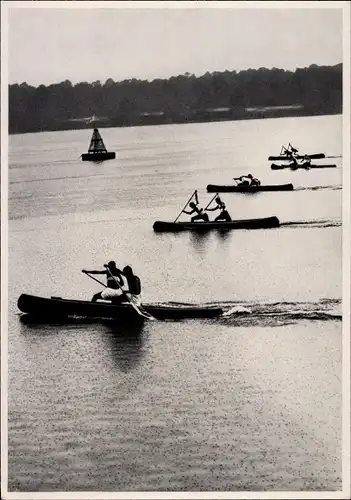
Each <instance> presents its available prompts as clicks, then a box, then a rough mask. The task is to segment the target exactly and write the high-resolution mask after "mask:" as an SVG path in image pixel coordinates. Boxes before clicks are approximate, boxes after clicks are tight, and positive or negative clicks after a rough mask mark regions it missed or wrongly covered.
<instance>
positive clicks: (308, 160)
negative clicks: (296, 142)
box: [302, 155, 311, 168]
mask: <svg viewBox="0 0 351 500" xmlns="http://www.w3.org/2000/svg"><path fill="white" fill-rule="evenodd" d="M302 165H303V166H304V167H307V168H309V167H310V165H311V158H310V157H309V156H308V155H305V156H304V157H303V160H302Z"/></svg>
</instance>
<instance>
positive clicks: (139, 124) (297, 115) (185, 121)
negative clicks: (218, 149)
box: [9, 110, 342, 135]
mask: <svg viewBox="0 0 351 500" xmlns="http://www.w3.org/2000/svg"><path fill="white" fill-rule="evenodd" d="M333 115H342V110H338V111H334V112H309V111H305V110H299V112H295V113H286V112H285V113H284V112H282V113H276V114H274V113H267V112H266V113H264V112H259V111H258V112H257V113H252V114H246V115H244V116H243V115H241V116H240V117H239V116H237V117H235V116H233V117H220V116H214V117H206V118H201V117H197V118H189V119H183V120H181V119H179V120H172V121H170V120H167V119H164V120H160V119H159V120H150V121H149V122H146V121H143V122H141V121H135V123H128V124H114V123H98V121H97V123H95V124H86V125H84V124H77V125H75V126H74V125H73V124H70V125H66V126H61V127H56V128H54V127H52V128H44V129H38V130H26V131H23V132H11V131H10V132H9V135H21V134H34V133H41V132H64V131H70V130H87V131H91V130H92V128H94V127H96V128H99V129H104V128H127V127H128V128H129V127H146V126H157V125H180V124H190V123H216V122H228V121H243V120H245V121H248V120H265V119H273V118H275V119H277V118H303V117H312V116H333Z"/></svg>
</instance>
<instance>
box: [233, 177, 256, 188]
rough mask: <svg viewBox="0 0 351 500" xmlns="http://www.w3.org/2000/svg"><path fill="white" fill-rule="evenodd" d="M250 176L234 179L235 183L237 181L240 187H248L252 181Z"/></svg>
mask: <svg viewBox="0 0 351 500" xmlns="http://www.w3.org/2000/svg"><path fill="white" fill-rule="evenodd" d="M252 178H253V177H252V175H251V174H248V175H242V176H241V177H234V180H235V181H239V183H240V186H250V185H251V180H252Z"/></svg>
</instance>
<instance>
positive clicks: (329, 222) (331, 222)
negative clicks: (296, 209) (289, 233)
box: [280, 219, 342, 228]
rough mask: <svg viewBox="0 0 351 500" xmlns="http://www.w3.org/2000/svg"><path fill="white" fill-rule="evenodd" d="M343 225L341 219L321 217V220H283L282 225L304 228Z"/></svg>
mask: <svg viewBox="0 0 351 500" xmlns="http://www.w3.org/2000/svg"><path fill="white" fill-rule="evenodd" d="M341 225H342V222H341V220H340V219H320V220H305V221H304V220H301V221H287V222H281V223H280V227H302V228H315V227H339V226H341Z"/></svg>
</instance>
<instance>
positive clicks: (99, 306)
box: [17, 294, 223, 323]
mask: <svg viewBox="0 0 351 500" xmlns="http://www.w3.org/2000/svg"><path fill="white" fill-rule="evenodd" d="M17 307H18V309H19V310H20V311H22V312H23V313H27V314H31V315H33V316H35V317H38V318H47V319H52V320H54V319H62V318H67V317H71V316H78V317H85V318H102V319H103V318H108V319H115V320H119V321H123V322H124V323H128V322H135V321H136V320H140V321H142V320H143V318H142V317H141V316H139V315H138V314H137V313H136V311H135V310H134V309H133V308H132V307H131V306H130V305H128V304H120V305H113V304H109V303H106V302H96V303H93V302H90V301H86V300H67V299H61V298H59V297H51V298H44V297H36V296H34V295H27V294H22V295H20V297H19V299H18V301H17ZM143 308H144V309H145V310H146V311H147V312H148V313H150V314H152V316H154V317H155V318H156V319H187V318H213V317H216V316H220V315H221V314H222V313H223V310H222V309H221V308H220V307H191V306H178V307H176V306H174V307H171V306H159V305H143Z"/></svg>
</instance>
